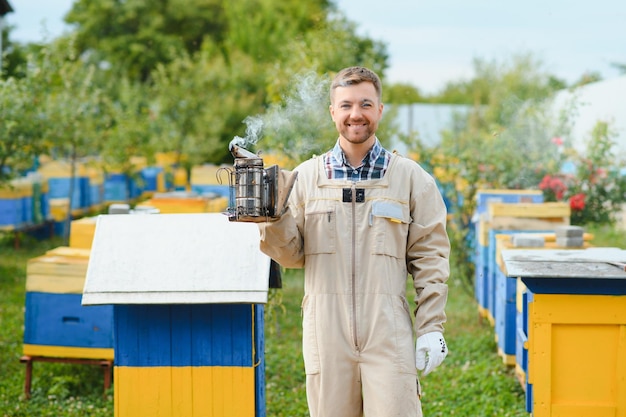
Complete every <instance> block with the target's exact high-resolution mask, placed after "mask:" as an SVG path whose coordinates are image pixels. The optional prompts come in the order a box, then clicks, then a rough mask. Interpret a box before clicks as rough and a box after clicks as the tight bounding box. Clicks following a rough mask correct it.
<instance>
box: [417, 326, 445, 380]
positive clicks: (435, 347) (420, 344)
mask: <svg viewBox="0 0 626 417" xmlns="http://www.w3.org/2000/svg"><path fill="white" fill-rule="evenodd" d="M446 355H448V347H447V346H446V340H445V339H444V338H443V335H442V334H441V333H440V332H430V333H426V334H424V335H422V336H420V337H418V338H417V341H416V342H415V367H416V368H417V369H419V370H420V371H423V372H422V375H424V376H426V375H428V374H429V373H430V372H431V371H432V370H433V369H435V368H436V367H438V366H439V365H441V362H443V360H444V359H445V358H446Z"/></svg>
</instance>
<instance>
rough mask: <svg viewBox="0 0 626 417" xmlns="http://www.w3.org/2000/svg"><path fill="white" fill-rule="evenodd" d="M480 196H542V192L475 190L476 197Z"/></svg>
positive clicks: (493, 189) (496, 189) (494, 189)
mask: <svg viewBox="0 0 626 417" xmlns="http://www.w3.org/2000/svg"><path fill="white" fill-rule="evenodd" d="M480 194H503V195H508V194H515V195H529V196H532V195H542V194H543V191H541V190H510V189H500V188H485V189H482V188H481V189H480V190H476V196H478V195H480Z"/></svg>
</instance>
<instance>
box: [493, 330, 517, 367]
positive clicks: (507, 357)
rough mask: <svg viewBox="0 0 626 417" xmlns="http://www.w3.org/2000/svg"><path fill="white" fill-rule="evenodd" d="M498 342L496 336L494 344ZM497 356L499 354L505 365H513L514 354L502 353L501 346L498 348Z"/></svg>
mask: <svg viewBox="0 0 626 417" xmlns="http://www.w3.org/2000/svg"><path fill="white" fill-rule="evenodd" d="M497 343H498V338H497V336H496V344H497ZM498 356H500V357H501V358H502V363H503V364H505V365H507V366H514V365H515V355H508V354H506V353H504V351H503V350H502V349H501V348H498Z"/></svg>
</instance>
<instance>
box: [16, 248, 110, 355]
mask: <svg viewBox="0 0 626 417" xmlns="http://www.w3.org/2000/svg"><path fill="white" fill-rule="evenodd" d="M88 262H89V251H88V250H85V249H72V248H67V247H60V248H56V249H54V250H51V251H48V252H46V254H44V255H43V256H39V257H36V258H33V259H30V260H29V261H28V263H27V267H26V301H25V311H24V345H23V353H24V355H27V356H32V357H56V358H85V359H109V360H110V359H113V308H112V307H111V306H97V307H84V306H83V305H82V291H83V287H84V284H85V276H86V274H87V265H88Z"/></svg>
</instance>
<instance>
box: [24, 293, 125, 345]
mask: <svg viewBox="0 0 626 417" xmlns="http://www.w3.org/2000/svg"><path fill="white" fill-rule="evenodd" d="M81 298H82V294H53V293H45V292H27V293H26V304H25V305H26V310H25V313H24V343H26V344H33V345H49V346H71V347H90V348H112V347H113V307H112V306H89V307H84V306H82V305H81Z"/></svg>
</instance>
